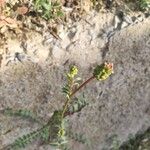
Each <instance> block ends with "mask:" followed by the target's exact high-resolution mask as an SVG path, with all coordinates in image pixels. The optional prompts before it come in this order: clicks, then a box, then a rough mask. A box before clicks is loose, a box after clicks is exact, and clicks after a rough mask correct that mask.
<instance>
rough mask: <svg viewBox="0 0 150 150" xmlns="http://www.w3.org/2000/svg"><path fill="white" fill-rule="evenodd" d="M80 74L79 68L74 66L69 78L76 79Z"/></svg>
mask: <svg viewBox="0 0 150 150" xmlns="http://www.w3.org/2000/svg"><path fill="white" fill-rule="evenodd" d="M77 74H78V68H77V67H76V66H72V67H71V68H70V71H69V73H68V74H67V76H68V78H74V76H75V75H77Z"/></svg>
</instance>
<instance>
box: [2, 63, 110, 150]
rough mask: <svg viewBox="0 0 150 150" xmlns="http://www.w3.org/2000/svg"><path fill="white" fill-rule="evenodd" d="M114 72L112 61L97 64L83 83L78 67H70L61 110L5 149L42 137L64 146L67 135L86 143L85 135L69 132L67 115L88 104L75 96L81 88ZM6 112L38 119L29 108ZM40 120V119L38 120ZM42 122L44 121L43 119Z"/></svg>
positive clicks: (14, 147) (18, 147)
mask: <svg viewBox="0 0 150 150" xmlns="http://www.w3.org/2000/svg"><path fill="white" fill-rule="evenodd" d="M112 73H113V65H112V64H111V63H104V64H102V65H99V66H97V67H96V68H95V69H94V72H93V75H92V76H91V77H90V78H89V79H87V80H86V81H85V82H83V83H81V84H80V83H79V82H78V80H77V79H78V78H76V76H77V74H78V69H77V67H76V66H73V67H71V68H70V70H69V72H68V73H67V75H66V78H67V83H66V85H65V86H64V87H63V88H62V89H63V93H64V94H65V97H66V101H65V104H64V106H63V108H62V109H61V110H56V111H54V113H53V115H52V117H51V118H50V119H49V120H48V122H47V123H44V124H43V125H42V127H41V128H40V129H37V130H36V131H33V132H31V133H28V134H27V135H24V136H23V137H20V138H18V139H16V140H15V141H14V142H13V143H12V144H10V145H8V146H6V147H5V148H4V149H3V150H6V149H7V150H17V149H20V148H24V147H25V146H26V145H27V144H29V143H31V142H32V141H33V140H36V139H38V138H40V139H41V140H43V142H45V143H48V144H50V145H52V146H56V147H59V148H61V147H63V146H64V145H66V143H67V142H68V141H67V137H70V138H72V139H74V140H76V141H78V142H81V143H85V142H86V140H85V138H84V137H83V135H80V134H76V133H72V132H68V131H69V129H67V120H66V116H70V115H73V114H74V113H77V112H79V111H81V110H82V109H83V108H84V107H85V106H86V105H87V103H86V101H85V99H84V97H83V98H81V99H79V98H73V97H74V96H75V94H76V93H77V92H78V91H80V90H81V88H83V87H84V86H85V85H87V84H88V83H89V82H90V81H92V80H93V79H97V80H99V81H101V80H105V79H107V78H108V77H109V76H110V75H111V74H112ZM4 112H5V114H9V115H15V116H22V117H24V118H30V119H33V120H38V119H36V118H37V117H35V115H33V114H32V113H31V112H30V111H27V110H18V111H13V110H12V109H7V110H5V111H4ZM38 121H39V120H38ZM41 122H42V121H41Z"/></svg>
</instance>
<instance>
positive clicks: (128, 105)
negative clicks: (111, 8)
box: [0, 12, 150, 150]
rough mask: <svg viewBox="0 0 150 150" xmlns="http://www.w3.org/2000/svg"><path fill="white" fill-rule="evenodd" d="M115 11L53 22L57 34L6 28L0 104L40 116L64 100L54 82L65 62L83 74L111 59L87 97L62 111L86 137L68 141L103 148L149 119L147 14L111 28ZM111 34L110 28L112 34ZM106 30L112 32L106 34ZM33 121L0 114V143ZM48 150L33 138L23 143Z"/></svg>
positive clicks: (0, 51)
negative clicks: (20, 34) (107, 72)
mask: <svg viewBox="0 0 150 150" xmlns="http://www.w3.org/2000/svg"><path fill="white" fill-rule="evenodd" d="M114 18H115V16H114V14H112V13H105V14H103V13H99V14H97V13H95V12H91V13H90V14H88V15H87V16H85V17H84V18H83V19H82V20H81V21H79V22H75V23H73V24H72V25H71V26H69V27H65V26H60V28H59V30H58V33H59V37H60V40H59V39H56V38H55V37H53V36H52V35H51V34H50V33H49V32H48V31H46V32H44V33H42V34H39V33H37V32H34V31H30V32H27V33H25V35H26V40H24V41H23V43H22V41H20V39H18V38H13V37H12V35H9V37H10V38H9V39H8V40H7V41H6V44H5V46H4V47H0V64H1V65H0V66H1V68H0V110H3V109H5V108H7V107H11V108H13V109H20V108H26V109H30V110H32V111H33V112H35V113H38V115H39V116H41V117H43V118H44V120H47V119H48V118H49V117H50V116H51V115H52V112H53V111H54V110H56V109H59V108H61V106H62V105H63V102H64V98H63V95H62V93H61V87H62V86H63V85H64V83H65V77H64V74H65V72H66V71H67V70H68V68H69V66H70V65H72V64H76V65H77V66H78V67H79V72H80V75H81V76H82V77H83V79H86V78H88V77H89V76H90V74H91V73H92V69H93V68H94V66H96V64H101V63H103V62H104V61H105V60H108V61H109V62H112V63H114V74H113V75H112V76H111V78H109V79H108V80H106V81H105V82H96V81H95V82H94V83H91V85H90V86H89V87H88V88H87V89H85V91H84V94H85V97H86V98H87V101H88V102H89V105H88V106H86V107H85V108H84V109H83V110H82V111H81V112H80V113H79V114H74V115H73V116H72V117H70V118H69V123H70V128H71V129H72V130H73V131H75V132H77V133H82V134H84V136H85V137H86V139H87V141H88V142H87V144H85V145H83V144H80V143H77V142H75V141H71V142H70V146H71V149H72V150H76V149H79V150H87V149H88V150H103V149H106V150H107V149H110V148H112V146H113V143H114V137H116V138H117V140H118V141H120V142H122V141H125V140H126V139H127V138H128V136H129V135H130V134H133V135H134V134H136V133H137V132H138V131H141V130H142V131H143V130H146V129H147V128H148V127H149V125H150V117H149V116H150V19H149V18H146V19H144V21H142V22H137V23H135V24H133V25H132V24H131V25H128V26H126V27H125V28H122V29H120V30H115V27H116V25H114ZM111 33H113V34H111ZM110 34H111V36H109V35H110ZM37 127H38V125H36V124H35V125H34V124H32V123H28V122H27V121H23V120H20V119H14V118H10V117H6V116H3V115H2V114H0V148H2V147H3V146H5V145H7V144H10V143H11V142H12V141H14V140H15V139H16V138H17V137H19V136H21V135H23V134H24V133H28V132H29V131H32V130H34V129H35V128H37ZM37 149H38V150H50V149H52V148H51V147H50V146H48V145H41V144H40V142H39V143H36V142H34V143H33V144H31V145H29V146H28V147H27V150H37Z"/></svg>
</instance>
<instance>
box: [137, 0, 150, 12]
mask: <svg viewBox="0 0 150 150" xmlns="http://www.w3.org/2000/svg"><path fill="white" fill-rule="evenodd" d="M139 7H140V9H141V10H150V0H139Z"/></svg>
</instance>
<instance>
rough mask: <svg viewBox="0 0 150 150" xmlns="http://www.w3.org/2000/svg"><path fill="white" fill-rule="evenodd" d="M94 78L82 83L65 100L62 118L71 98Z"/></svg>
mask: <svg viewBox="0 0 150 150" xmlns="http://www.w3.org/2000/svg"><path fill="white" fill-rule="evenodd" d="M94 78H95V76H92V77H90V78H89V79H87V80H86V81H84V82H83V83H82V84H81V85H80V86H79V87H78V88H77V89H76V90H74V91H73V92H72V93H71V94H70V95H69V96H68V98H67V100H66V102H65V105H64V109H63V112H62V118H64V116H65V112H66V110H67V108H68V105H69V102H70V100H71V97H73V96H74V95H75V94H76V93H77V92H78V91H79V90H80V89H81V88H83V87H84V86H85V85H86V84H88V83H89V82H90V81H91V80H93V79H94Z"/></svg>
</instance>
